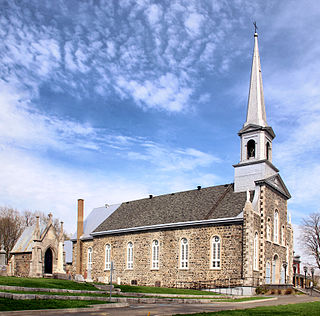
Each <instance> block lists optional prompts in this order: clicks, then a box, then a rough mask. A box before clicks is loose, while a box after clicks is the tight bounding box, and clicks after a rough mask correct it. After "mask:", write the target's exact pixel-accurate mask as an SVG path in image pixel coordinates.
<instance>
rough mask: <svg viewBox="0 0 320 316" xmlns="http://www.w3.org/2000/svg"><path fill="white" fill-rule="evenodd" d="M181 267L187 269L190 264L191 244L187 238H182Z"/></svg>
mask: <svg viewBox="0 0 320 316" xmlns="http://www.w3.org/2000/svg"><path fill="white" fill-rule="evenodd" d="M180 250H181V254H180V268H183V269H186V268H188V266H189V264H188V261H189V244H188V240H187V238H182V239H181V242H180Z"/></svg>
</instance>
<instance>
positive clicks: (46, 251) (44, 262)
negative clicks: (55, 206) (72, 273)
mask: <svg viewBox="0 0 320 316" xmlns="http://www.w3.org/2000/svg"><path fill="white" fill-rule="evenodd" d="M63 243H64V235H63V222H61V228H60V233H59V234H57V231H56V229H55V228H54V226H53V224H52V214H49V220H48V223H47V225H44V224H42V223H41V224H40V218H39V216H37V217H36V224H35V225H32V226H29V227H27V228H26V229H25V230H24V231H23V233H22V234H21V236H20V237H19V239H18V240H17V242H16V244H15V245H14V247H13V249H12V250H11V252H10V253H11V255H12V256H11V258H10V260H9V262H8V268H7V271H8V275H10V276H20V277H43V276H45V275H48V276H49V275H50V276H51V275H54V274H56V275H58V274H59V275H64V274H65V271H64V251H63Z"/></svg>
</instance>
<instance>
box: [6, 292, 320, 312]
mask: <svg viewBox="0 0 320 316" xmlns="http://www.w3.org/2000/svg"><path fill="white" fill-rule="evenodd" d="M312 301H320V299H319V298H318V297H310V296H304V295H299V296H280V297H278V299H277V300H266V301H263V302H254V301H252V302H243V303H229V302H214V303H211V304H141V305H131V306H129V307H125V308H114V309H106V308H105V309H104V308H101V309H100V310H99V311H85V312H79V311H78V312H76V313H72V314H71V313H68V312H65V311H63V312H62V311H58V310H56V311H50V312H43V311H38V312H34V311H33V312H32V313H31V312H27V311H23V312H22V313H21V314H20V313H19V314H20V315H21V316H22V315H23V316H36V315H47V316H49V315H50V316H53V315H54V316H62V315H67V314H68V315H81V316H100V315H101V316H147V315H148V313H149V312H150V316H156V315H159V316H160V315H172V314H183V313H196V312H215V311H220V310H232V309H244V308H252V307H258V306H270V305H285V304H295V303H305V302H312ZM70 312H71V311H70ZM0 314H1V313H0ZM5 314H6V313H3V315H5ZM14 314H15V315H18V313H14ZM11 315H12V314H11Z"/></svg>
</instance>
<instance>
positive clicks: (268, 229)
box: [266, 218, 271, 241]
mask: <svg viewBox="0 0 320 316" xmlns="http://www.w3.org/2000/svg"><path fill="white" fill-rule="evenodd" d="M266 237H267V240H269V241H271V226H270V218H268V221H267V236H266Z"/></svg>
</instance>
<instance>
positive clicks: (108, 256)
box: [105, 244, 111, 270]
mask: <svg viewBox="0 0 320 316" xmlns="http://www.w3.org/2000/svg"><path fill="white" fill-rule="evenodd" d="M110 269H111V245H110V244H106V247H105V270H110Z"/></svg>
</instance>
